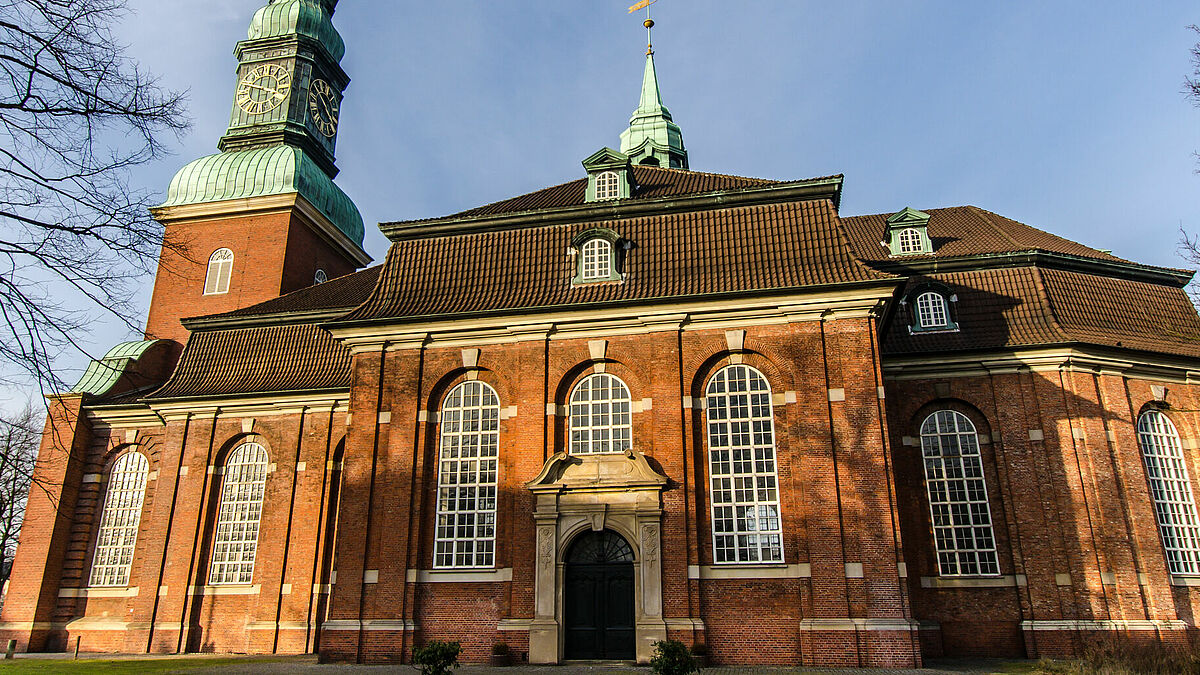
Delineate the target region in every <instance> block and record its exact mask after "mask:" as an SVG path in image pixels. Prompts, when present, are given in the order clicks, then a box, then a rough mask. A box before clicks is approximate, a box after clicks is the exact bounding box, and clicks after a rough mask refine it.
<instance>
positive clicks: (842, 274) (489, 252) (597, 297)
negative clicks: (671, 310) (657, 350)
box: [342, 199, 895, 322]
mask: <svg viewBox="0 0 1200 675" xmlns="http://www.w3.org/2000/svg"><path fill="white" fill-rule="evenodd" d="M593 228H608V229H611V230H614V231H615V232H617V234H618V235H620V237H621V238H622V240H623V241H625V242H628V243H629V246H630V248H629V249H628V250H627V251H625V252H624V254H623V257H624V264H623V266H622V269H621V271H622V272H623V273H624V281H623V282H617V283H601V284H590V285H582V286H575V287H573V286H572V284H571V280H572V278H573V277H574V276H575V262H574V258H573V257H572V256H570V255H569V252H570V251H571V240H572V238H573V237H575V236H576V235H578V234H580V233H581V232H583V231H585V230H588V229H593ZM891 279H895V277H893V276H892V275H890V274H886V273H883V272H878V271H875V270H872V269H870V268H869V267H867V266H866V265H863V264H862V263H860V262H859V261H858V260H857V259H855V256H854V254H853V251H852V249H851V247H850V243H849V241H848V240H847V238H846V236H845V233H844V232H843V231H842V228H841V226H840V221H839V219H838V216H837V213H836V211H835V210H834V206H833V204H832V202H831V201H829V200H828V199H824V200H813V201H801V202H789V203H781V204H769V205H761V206H746V207H739V208H728V209H716V210H709V211H690V212H683V213H669V214H664V215H657V216H650V217H642V218H629V219H622V220H611V221H602V222H598V223H587V224H573V225H559V226H549V227H540V228H529V229H519V230H496V231H487V232H481V233H475V234H464V235H459V236H453V237H436V238H428V239H412V240H401V241H398V242H396V243H394V244H393V245H392V247H391V250H390V251H389V252H388V256H387V260H386V262H384V265H383V275H382V276H381V278H380V280H379V284H378V286H376V288H375V291H374V292H373V293H372V295H371V297H370V299H368V300H367V301H366V302H365V303H364V304H363V305H362V306H360V307H359V308H357V309H355V310H354V311H353V312H351V313H350V314H348V315H347V316H345V317H344V318H343V319H342V321H347V322H359V321H380V320H387V319H411V318H417V317H434V316H449V315H459V314H472V313H487V312H501V311H514V310H523V311H524V310H533V309H540V308H564V307H571V306H581V305H589V306H603V305H611V304H613V303H632V302H646V301H652V300H666V299H672V298H685V297H696V296H701V295H722V294H737V293H761V292H770V291H781V290H786V289H798V288H803V287H810V286H820V285H827V284H842V283H852V282H870V281H882V282H887V281H888V280H891Z"/></svg>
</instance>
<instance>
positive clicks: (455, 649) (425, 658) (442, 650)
mask: <svg viewBox="0 0 1200 675" xmlns="http://www.w3.org/2000/svg"><path fill="white" fill-rule="evenodd" d="M461 651H462V647H461V646H460V645H459V644H458V643H457V642H442V641H441V640H430V641H429V642H426V643H425V646H424V647H417V648H416V649H414V650H413V665H415V666H417V667H418V668H420V669H421V675H449V673H450V671H451V670H453V669H455V668H457V667H458V654H459V652H461Z"/></svg>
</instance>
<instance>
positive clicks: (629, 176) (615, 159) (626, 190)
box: [583, 148, 634, 203]
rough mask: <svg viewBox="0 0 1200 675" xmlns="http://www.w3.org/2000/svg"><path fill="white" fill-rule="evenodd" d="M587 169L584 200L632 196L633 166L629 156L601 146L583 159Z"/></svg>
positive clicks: (594, 200) (604, 199)
mask: <svg viewBox="0 0 1200 675" xmlns="http://www.w3.org/2000/svg"><path fill="white" fill-rule="evenodd" d="M583 168H584V170H586V171H587V175H588V182H587V194H586V195H585V197H584V201H587V202H589V203H590V202H599V201H607V200H611V199H628V198H629V197H632V196H633V190H634V184H633V166H632V165H631V164H630V163H629V156H628V155H624V154H622V153H619V152H617V151H616V150H613V149H612V148H601V149H600V150H599V151H597V152H595V153H593V154H592V156H591V157H588V158H587V159H585V160H583Z"/></svg>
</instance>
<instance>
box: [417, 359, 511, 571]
mask: <svg viewBox="0 0 1200 675" xmlns="http://www.w3.org/2000/svg"><path fill="white" fill-rule="evenodd" d="M439 453H440V459H439V461H438V506H437V532H436V541H435V544H434V556H433V566H434V567H435V568H447V567H492V566H494V565H495V553H496V463H497V457H499V455H500V399H499V398H497V397H496V392H495V390H493V389H492V388H491V387H490V386H488V385H486V384H484V383H483V382H463V383H462V384H460V385H458V386H457V387H455V388H453V389H451V390H450V393H449V394H446V398H445V400H444V401H443V402H442V416H441V449H440V451H439Z"/></svg>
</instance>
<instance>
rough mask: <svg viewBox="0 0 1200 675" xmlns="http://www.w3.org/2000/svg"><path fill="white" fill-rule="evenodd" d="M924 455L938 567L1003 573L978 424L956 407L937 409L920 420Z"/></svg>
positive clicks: (955, 572) (959, 572) (953, 572)
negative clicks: (985, 476)
mask: <svg viewBox="0 0 1200 675" xmlns="http://www.w3.org/2000/svg"><path fill="white" fill-rule="evenodd" d="M921 454H922V456H923V458H924V460H925V488H926V490H927V491H928V494H929V513H930V516H931V517H932V518H933V543H934V547H935V548H936V549H937V557H938V570H939V571H940V572H941V574H943V575H946V576H963V575H995V574H999V573H1000V565H999V563H998V562H997V559H996V540H995V537H994V536H993V534H992V512H991V507H990V505H989V503H988V494H987V484H986V482H985V481H984V478H983V460H982V459H981V458H980V455H979V437H978V436H977V435H976V433H975V425H974V424H972V423H971V420H970V419H968V418H967V416H966V415H964V414H962V413H960V412H956V411H954V410H939V411H937V412H935V413H934V414H932V415H930V416H929V417H927V418H925V421H924V422H923V423H922V424H921Z"/></svg>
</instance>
